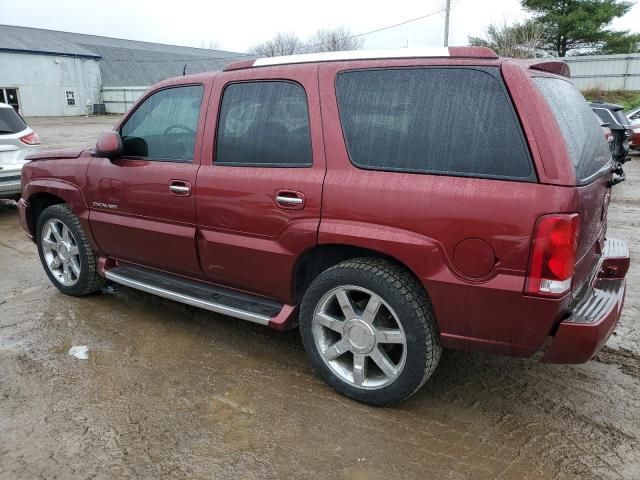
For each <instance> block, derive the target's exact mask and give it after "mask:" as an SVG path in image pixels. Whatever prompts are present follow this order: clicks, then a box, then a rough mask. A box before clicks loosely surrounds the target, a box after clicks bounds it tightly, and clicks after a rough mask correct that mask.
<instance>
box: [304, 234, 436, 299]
mask: <svg viewBox="0 0 640 480" xmlns="http://www.w3.org/2000/svg"><path fill="white" fill-rule="evenodd" d="M361 257H370V258H381V259H386V260H389V261H390V262H393V263H395V264H397V265H400V266H401V267H403V268H404V269H405V270H407V271H408V272H409V273H410V274H411V275H413V276H414V277H415V278H416V279H417V280H418V282H419V283H420V285H422V288H423V289H424V290H425V294H427V292H426V289H425V288H424V285H423V284H422V282H421V281H420V278H419V277H418V275H416V273H415V272H414V271H413V270H412V269H411V268H410V267H409V266H408V265H407V264H406V263H404V262H402V261H401V260H399V259H398V258H397V257H394V256H392V255H389V254H387V253H385V252H382V251H379V250H375V249H371V248H366V247H360V246H356V245H349V244H339V243H335V244H333V243H332V244H319V245H315V246H314V247H312V248H309V249H308V250H306V251H305V252H303V253H302V254H301V255H300V256H299V257H298V259H297V260H296V263H295V265H294V269H293V285H292V291H293V297H294V300H295V302H296V303H297V304H299V303H300V302H301V301H302V297H303V296H304V294H305V292H306V291H307V289H308V288H309V285H311V282H312V281H313V279H314V278H316V277H317V276H318V275H320V274H321V273H322V272H324V271H325V270H327V269H328V268H331V267H332V266H334V265H337V264H338V263H340V262H343V261H345V260H349V259H352V258H361ZM427 295H428V294H427Z"/></svg>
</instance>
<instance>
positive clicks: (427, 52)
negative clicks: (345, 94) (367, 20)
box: [224, 47, 498, 71]
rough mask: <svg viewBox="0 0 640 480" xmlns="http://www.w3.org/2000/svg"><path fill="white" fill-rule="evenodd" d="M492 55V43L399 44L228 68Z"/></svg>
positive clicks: (250, 62) (236, 64)
mask: <svg viewBox="0 0 640 480" xmlns="http://www.w3.org/2000/svg"><path fill="white" fill-rule="evenodd" d="M422 57H426V58H429V57H452V58H489V59H496V58H498V55H496V52H494V51H493V50H492V49H490V48H488V47H437V48H397V49H389V50H347V51H342V52H322V53H303V54H300V55H286V56H282V57H264V58H258V59H255V60H241V61H239V62H232V63H230V64H228V65H227V66H226V67H225V68H224V71H229V70H241V69H244V68H251V67H266V66H270V65H289V64H294V63H315V62H337V61H342V60H370V59H386V58H390V59H391V58H422Z"/></svg>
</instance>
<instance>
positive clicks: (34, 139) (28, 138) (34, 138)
mask: <svg viewBox="0 0 640 480" xmlns="http://www.w3.org/2000/svg"><path fill="white" fill-rule="evenodd" d="M20 141H21V142H22V143H25V144H27V145H38V144H39V143H40V137H39V136H38V134H37V133H36V132H31V133H30V134H29V135H25V136H24V137H20Z"/></svg>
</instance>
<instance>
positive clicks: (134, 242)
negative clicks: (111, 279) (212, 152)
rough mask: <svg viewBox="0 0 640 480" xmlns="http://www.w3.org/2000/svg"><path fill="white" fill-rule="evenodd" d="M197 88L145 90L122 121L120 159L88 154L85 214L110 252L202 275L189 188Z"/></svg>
mask: <svg viewBox="0 0 640 480" xmlns="http://www.w3.org/2000/svg"><path fill="white" fill-rule="evenodd" d="M203 91H204V86H203V85H186V86H174V87H170V88H163V89H161V90H158V91H156V92H153V93H151V94H150V95H148V96H147V97H146V98H145V99H144V101H143V102H142V103H140V104H139V106H138V107H137V108H136V110H135V111H134V112H133V113H132V114H131V115H130V116H129V117H128V118H127V119H126V120H125V121H124V123H123V124H122V125H121V126H120V135H121V136H122V143H123V155H122V157H121V158H117V159H112V160H109V159H107V158H99V157H97V158H94V159H92V161H91V164H90V166H89V170H88V173H87V183H88V199H87V201H88V204H89V209H90V215H89V220H90V223H91V230H92V232H93V235H94V237H95V240H96V243H97V244H98V246H99V247H100V248H101V249H102V250H103V251H104V253H106V254H107V255H108V256H110V257H113V258H116V259H120V260H125V261H129V262H133V263H137V264H140V265H144V266H149V267H155V268H159V269H162V270H167V271H170V272H173V273H182V274H187V275H199V274H200V267H199V263H198V258H197V253H196V245H195V231H196V222H195V196H194V187H195V183H196V176H197V172H198V168H199V164H200V149H199V148H196V146H198V145H200V143H201V136H202V132H201V130H202V128H200V126H201V124H202V122H200V121H199V118H200V110H201V108H202V98H203Z"/></svg>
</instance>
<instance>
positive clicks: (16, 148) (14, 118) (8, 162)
mask: <svg viewBox="0 0 640 480" xmlns="http://www.w3.org/2000/svg"><path fill="white" fill-rule="evenodd" d="M38 150H40V139H39V138H38V134H37V133H36V132H34V131H33V130H31V129H30V128H29V127H28V126H27V124H26V123H25V121H24V120H23V119H22V117H21V116H20V115H18V113H17V112H16V111H15V110H14V109H13V107H11V106H10V105H7V104H6V103H0V198H9V199H17V198H18V197H20V173H21V172H22V165H24V164H25V163H27V161H26V160H25V159H24V157H26V156H27V155H30V154H32V153H35V152H37V151H38Z"/></svg>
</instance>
